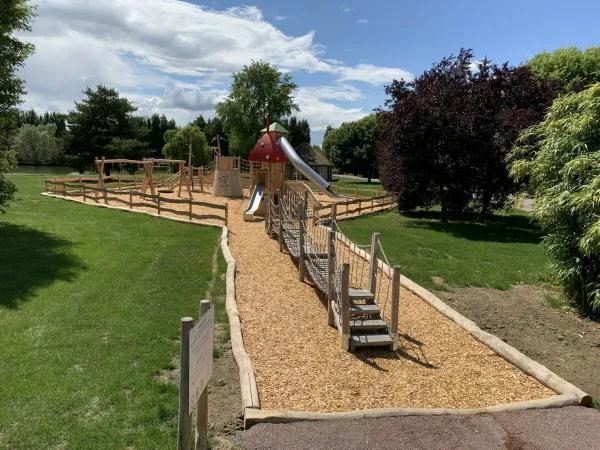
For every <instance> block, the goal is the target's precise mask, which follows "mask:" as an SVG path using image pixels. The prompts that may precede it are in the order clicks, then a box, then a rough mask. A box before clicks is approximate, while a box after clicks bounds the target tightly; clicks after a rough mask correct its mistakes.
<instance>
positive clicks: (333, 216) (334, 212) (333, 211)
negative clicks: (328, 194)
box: [330, 203, 337, 231]
mask: <svg viewBox="0 0 600 450" xmlns="http://www.w3.org/2000/svg"><path fill="white" fill-rule="evenodd" d="M336 220H337V203H334V204H333V205H331V227H330V228H331V230H332V231H337V229H336V228H337V223H336Z"/></svg>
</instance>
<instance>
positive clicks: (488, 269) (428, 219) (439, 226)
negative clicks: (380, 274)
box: [341, 211, 549, 290]
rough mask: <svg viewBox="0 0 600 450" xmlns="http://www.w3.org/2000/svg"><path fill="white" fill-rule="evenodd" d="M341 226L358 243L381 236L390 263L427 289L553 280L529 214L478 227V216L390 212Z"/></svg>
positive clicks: (499, 286)
mask: <svg viewBox="0 0 600 450" xmlns="http://www.w3.org/2000/svg"><path fill="white" fill-rule="evenodd" d="M341 228H342V231H343V232H344V233H346V234H347V235H348V236H349V237H350V238H351V239H352V240H354V242H356V243H358V244H369V243H370V242H371V234H372V233H373V232H374V231H377V232H379V233H380V234H381V243H382V246H383V249H384V251H385V253H386V255H387V257H388V259H389V262H390V264H398V265H401V266H402V273H403V274H404V275H406V276H407V277H409V278H410V279H412V280H413V281H415V282H417V283H419V284H420V285H422V286H424V287H426V288H428V289H438V290H440V289H442V290H443V289H448V288H452V287H465V286H480V287H489V288H495V289H508V288H510V286H511V285H514V284H518V283H536V282H539V281H542V280H546V279H547V278H548V276H549V269H548V264H549V260H548V258H547V256H546V255H545V253H544V251H543V249H542V247H541V246H540V245H539V243H540V241H541V237H542V236H541V234H540V230H539V228H538V227H537V226H536V225H535V224H533V223H531V222H530V220H529V217H528V216H527V214H525V213H514V214H512V215H508V216H495V217H493V218H492V219H491V220H490V221H488V222H487V223H485V224H479V223H477V222H476V221H475V220H474V217H468V218H466V219H465V220H454V221H449V222H448V223H441V222H440V220H439V212H436V211H420V212H415V213H410V214H407V215H399V214H398V212H396V211H391V212H387V213H383V214H379V215H375V216H370V217H364V218H360V219H355V220H349V221H346V222H342V224H341ZM432 277H439V278H436V281H437V282H436V281H434V278H432Z"/></svg>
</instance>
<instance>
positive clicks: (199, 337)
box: [189, 306, 215, 412]
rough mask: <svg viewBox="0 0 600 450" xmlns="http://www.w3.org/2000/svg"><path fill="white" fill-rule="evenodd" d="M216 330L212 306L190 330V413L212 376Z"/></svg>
mask: <svg viewBox="0 0 600 450" xmlns="http://www.w3.org/2000/svg"><path fill="white" fill-rule="evenodd" d="M214 328H215V308H214V307H213V306H211V307H210V308H209V309H208V311H206V312H205V313H204V314H202V317H200V320H198V323H197V324H196V325H194V328H192V329H191V330H190V349H189V350H190V351H189V355H190V386H189V387H190V389H189V393H190V400H189V405H190V409H189V411H190V412H191V411H192V409H194V407H195V406H196V403H197V402H198V399H199V398H200V394H202V392H203V391H204V389H205V388H206V385H207V384H208V380H210V377H211V376H212V362H213V330H214Z"/></svg>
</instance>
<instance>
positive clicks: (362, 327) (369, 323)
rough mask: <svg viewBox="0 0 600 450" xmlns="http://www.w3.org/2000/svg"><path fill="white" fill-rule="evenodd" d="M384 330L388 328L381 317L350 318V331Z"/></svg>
mask: <svg viewBox="0 0 600 450" xmlns="http://www.w3.org/2000/svg"><path fill="white" fill-rule="evenodd" d="M379 330H382V331H385V332H387V330H388V324H387V323H385V322H384V321H383V320H381V319H353V320H352V319H351V320H350V332H351V333H354V332H355V331H356V332H359V331H379Z"/></svg>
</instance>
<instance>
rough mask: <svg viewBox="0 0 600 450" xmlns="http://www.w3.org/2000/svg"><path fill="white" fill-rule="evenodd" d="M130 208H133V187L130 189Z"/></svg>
mask: <svg viewBox="0 0 600 450" xmlns="http://www.w3.org/2000/svg"><path fill="white" fill-rule="evenodd" d="M129 209H133V194H132V193H131V189H129Z"/></svg>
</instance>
